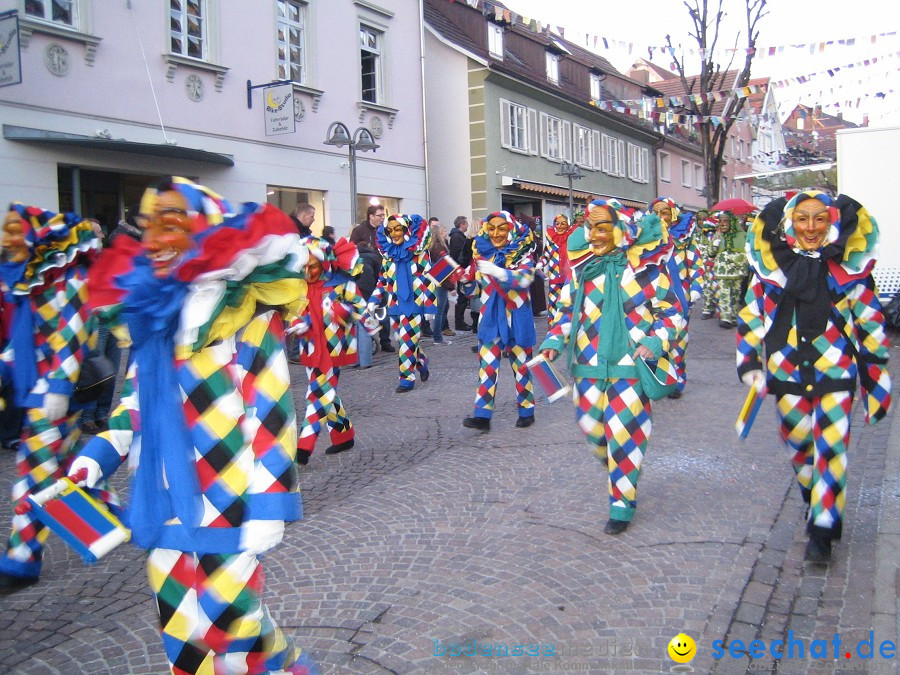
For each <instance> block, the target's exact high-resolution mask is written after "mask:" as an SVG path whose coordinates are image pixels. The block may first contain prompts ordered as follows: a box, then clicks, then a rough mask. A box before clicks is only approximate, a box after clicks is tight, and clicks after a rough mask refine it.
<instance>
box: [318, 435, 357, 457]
mask: <svg viewBox="0 0 900 675" xmlns="http://www.w3.org/2000/svg"><path fill="white" fill-rule="evenodd" d="M353 443H354V441H353V439H352V438H351V439H350V440H349V441H344V442H343V443H337V444H336V445H331V446H329V447H328V448H327V449H326V450H325V454H326V455H336V454H338V453H339V452H344V450H349V449H350V448H352V447H353Z"/></svg>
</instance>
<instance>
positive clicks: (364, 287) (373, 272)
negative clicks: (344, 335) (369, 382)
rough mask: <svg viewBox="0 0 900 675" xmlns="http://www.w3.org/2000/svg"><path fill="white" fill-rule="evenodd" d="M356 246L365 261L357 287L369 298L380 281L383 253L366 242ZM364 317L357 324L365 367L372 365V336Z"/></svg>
mask: <svg viewBox="0 0 900 675" xmlns="http://www.w3.org/2000/svg"><path fill="white" fill-rule="evenodd" d="M356 248H357V250H358V251H359V257H360V258H361V259H362V263H363V268H362V272H360V275H359V277H358V278H357V279H356V288H357V290H358V291H359V294H360V296H362V297H363V298H369V297H371V296H372V291H374V290H375V285H376V284H377V283H378V274H379V273H380V272H381V255H380V254H379V253H378V252H377V251H373V250H372V249H371V248H369V247H368V246H366V245H365V244H364V243H363V244H358V245H357V247H356ZM364 319H365V315H364V316H363V318H362V319H360V320H359V322H358V323H357V325H356V339H357V343H358V345H357V355H358V356H359V367H360V368H363V369H365V368H371V367H372V336H371V335H369V333H368V332H367V331H366V327H365V325H364V324H363V320H364Z"/></svg>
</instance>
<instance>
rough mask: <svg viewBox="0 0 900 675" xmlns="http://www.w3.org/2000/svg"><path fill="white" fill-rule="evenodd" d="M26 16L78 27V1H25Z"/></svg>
mask: <svg viewBox="0 0 900 675" xmlns="http://www.w3.org/2000/svg"><path fill="white" fill-rule="evenodd" d="M25 16H29V17H33V18H35V19H41V20H43V21H50V22H52V23H57V24H61V25H63V26H69V27H70V28H77V27H78V0H25Z"/></svg>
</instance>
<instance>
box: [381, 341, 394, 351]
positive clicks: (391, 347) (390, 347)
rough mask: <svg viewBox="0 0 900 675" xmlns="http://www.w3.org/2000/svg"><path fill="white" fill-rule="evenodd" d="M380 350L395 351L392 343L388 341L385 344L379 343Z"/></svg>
mask: <svg viewBox="0 0 900 675" xmlns="http://www.w3.org/2000/svg"><path fill="white" fill-rule="evenodd" d="M381 351H383V352H395V351H397V350H396V349H394V345H392V344H391V343H390V342H389V343H388V344H386V345H381Z"/></svg>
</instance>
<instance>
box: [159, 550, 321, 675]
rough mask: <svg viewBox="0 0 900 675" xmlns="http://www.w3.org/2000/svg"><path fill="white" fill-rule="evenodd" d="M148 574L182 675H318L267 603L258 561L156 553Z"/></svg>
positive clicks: (174, 665) (172, 659)
mask: <svg viewBox="0 0 900 675" xmlns="http://www.w3.org/2000/svg"><path fill="white" fill-rule="evenodd" d="M147 576H148V577H149V579H150V587H151V588H152V589H153V593H154V595H155V596H156V605H157V609H158V610H159V621H160V628H161V631H162V639H163V646H164V648H165V650H166V656H167V657H168V659H169V665H170V667H171V669H172V672H173V673H174V674H175V675H182V674H187V673H200V674H203V675H206V674H208V675H218V674H219V673H229V674H230V673H270V672H284V671H287V672H291V673H304V674H305V673H311V672H314V670H315V667H314V666H312V664H311V663H308V662H306V661H307V660H306V658H305V656H304V657H301V654H300V650H299V649H297V648H295V647H294V646H293V645H291V644H290V643H289V642H288V641H287V639H286V638H285V636H284V634H283V633H282V632H281V630H280V629H279V628H278V626H277V625H276V624H275V623H274V621H272V618H271V616H270V615H269V612H268V610H267V609H266V607H265V605H264V604H263V603H262V593H263V583H264V576H263V569H262V565H261V564H260V562H259V559H258V558H257V557H256V556H254V555H250V554H248V553H236V554H218V553H207V554H196V553H184V552H182V551H173V550H170V549H164V548H155V549H151V550H150V554H149V556H148V558H147ZM302 662H306V663H302Z"/></svg>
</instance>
